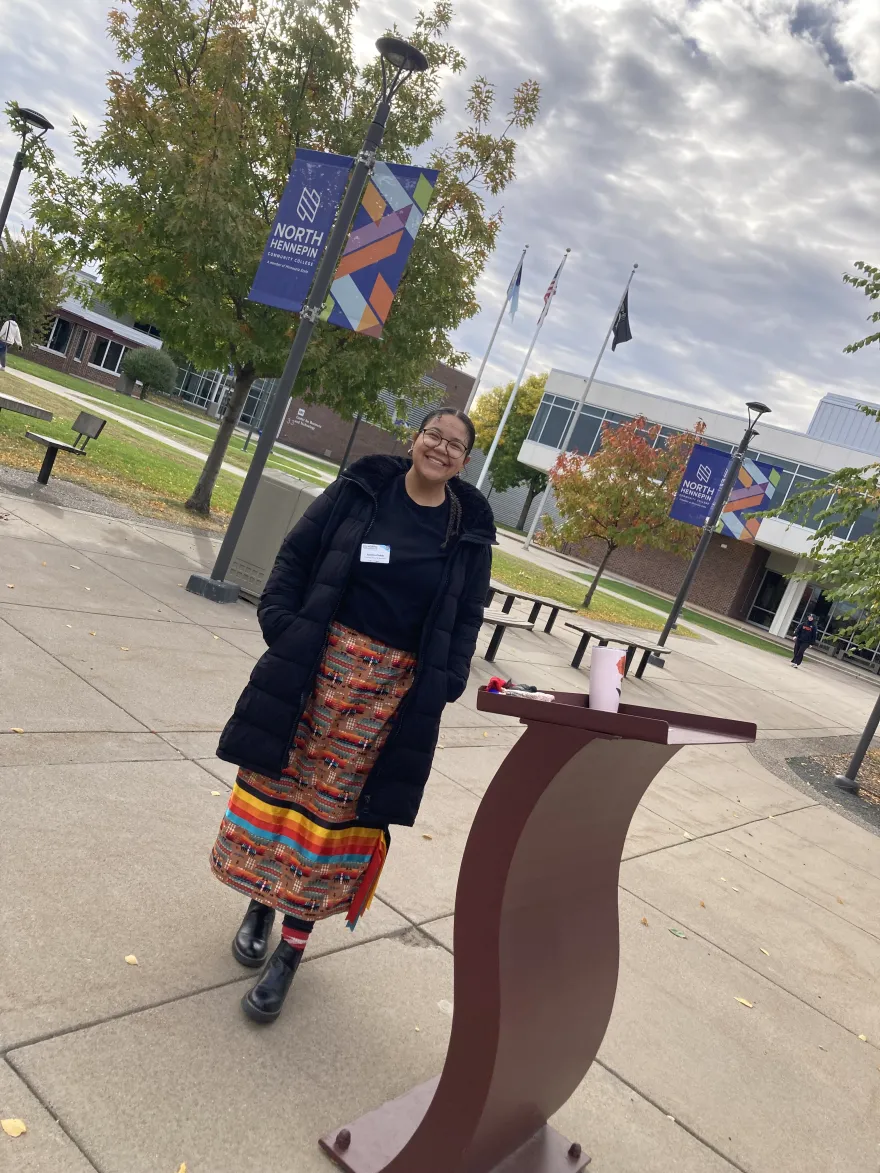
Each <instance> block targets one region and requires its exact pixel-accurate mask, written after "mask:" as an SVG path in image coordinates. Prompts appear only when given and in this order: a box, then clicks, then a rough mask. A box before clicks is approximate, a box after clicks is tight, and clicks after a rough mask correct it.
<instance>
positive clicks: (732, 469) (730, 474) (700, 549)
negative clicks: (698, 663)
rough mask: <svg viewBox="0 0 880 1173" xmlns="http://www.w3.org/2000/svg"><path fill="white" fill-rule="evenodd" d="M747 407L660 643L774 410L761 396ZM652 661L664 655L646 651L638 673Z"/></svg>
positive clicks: (661, 642) (659, 660)
mask: <svg viewBox="0 0 880 1173" xmlns="http://www.w3.org/2000/svg"><path fill="white" fill-rule="evenodd" d="M746 407H747V408H748V409H749V423H748V427H747V428H746V430H745V432H744V433H743V438H742V439H741V440H740V442H739V447H738V448H737V450H736V451H735V452H734V454H733V456H732V457H731V460H730V464H729V465H728V466H727V472H726V473H725V474H724V480H723V481H722V483H721V488H720V489H719V490H718V496H717V497H716V498H715V504H714V505H713V506H712V512H711V513H710V514H709V516H708V517H707V518H706V524H705V525H704V526H703V532H702V534H701V535H700V540H699V542H698V543H697V548H696V550H694V554H693V557H692V558H691V562H690V566H688V568H687V571H686V573H685V576H684V578H683V580H682V583H681V586H680V587H679V588H678V594H677V595H676V596H675V602H674V603H673V604H672V610H671V611H670V612H669V616H668V617H667V620H666V624H665V626H664V628H663V630H662V632H661V633H660V638H659V639H658V640H657V643H658V644H659V645H660V647H663V646H664V645H665V644H666V640H667V639H668V638H669V633H670V632H671V631H672V629H673V627H675V625H676V623H677V622H678V617H679V615H680V614H681V609H682V607H683V606H684V605H685V602H686V601H687V597H688V593H689V591H690V589H691V584H692V583H693V581H694V578H695V577H696V573H697V571H698V570H699V569H700V563H701V562H702V561H703V558H704V556H705V554H706V551H707V550H708V548H709V542H710V541H711V540H712V534H713V533H714V532H715V526H716V525H717V524H718V519H719V517H720V516H721V510H722V509H723V508H724V506H725V504H726V503H727V498H728V497H729V496H730V490H731V489H732V488H733V484H734V481H735V480H736V478H737V475H738V473H739V470H740V468H741V466H742V462H743V457H744V456H745V454H746V451H747V449H748V446H749V444H750V443H751V442H752V440H753V439H754V437H755V436H757V434H758V433H757V430H756V428H755V424H757V422H758V420H759V419H760V418H761V416H762V415H767V414H768V413H769V411H770V408H769V407H767V405H766V404H765V403H759V402H758V401H757V400H752V401H751V403H747V404H746ZM752 412H754V413H755V416H754V419H753V418H752ZM649 662H650V663H653V664H656V665H657V666H658V667H659V668H662V667H663V658H662V656H656V657H654V656H653V653H652V652H645V654H644V655H643V656H642V661H641V663H640V664H639V666H638V669H637V670H636V676H638V677H641V676H642V673H643V672H644V671H645V666H646V665H647V664H648V663H649Z"/></svg>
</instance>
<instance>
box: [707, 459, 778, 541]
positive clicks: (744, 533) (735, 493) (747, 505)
mask: <svg viewBox="0 0 880 1173" xmlns="http://www.w3.org/2000/svg"><path fill="white" fill-rule="evenodd" d="M781 476H782V470H781V469H779V468H775V467H774V466H773V465H772V464H759V463H758V462H757V461H755V460H749V459H748V458H746V459H745V460H743V462H742V466H741V467H740V470H739V476H738V477H737V479H736V483H735V484H734V486H733V489H732V490H731V493H730V496H729V497H728V499H727V503H726V504H725V506H724V508H723V509H722V511H721V521H720V532H721V533H724V534H727V535H729V536H730V537H732V538H736V539H737V540H738V541H740V542H754V540H755V537H756V535H757V533H758V529H759V527H760V525H761V521H762V520H763V519H762V518H760V517H755V516H752V517H748V516H746V515H747V514H750V513H751V514H754V513H756V512H759V511H761V510H764V509H769V508H770V506H771V504H772V502H773V496H774V494H775V492H776V489H777V486H778V485H779V480H780V477H781Z"/></svg>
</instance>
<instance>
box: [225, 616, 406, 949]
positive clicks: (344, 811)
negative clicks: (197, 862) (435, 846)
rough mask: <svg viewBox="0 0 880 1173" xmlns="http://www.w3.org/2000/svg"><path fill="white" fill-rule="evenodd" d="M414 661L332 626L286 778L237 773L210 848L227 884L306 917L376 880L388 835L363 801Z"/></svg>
mask: <svg viewBox="0 0 880 1173" xmlns="http://www.w3.org/2000/svg"><path fill="white" fill-rule="evenodd" d="M415 666H416V659H415V656H413V655H411V654H410V653H409V652H401V651H397V650H395V649H394V648H389V647H387V646H386V645H385V644H381V643H377V642H376V640H372V639H368V638H366V637H365V636H362V635H359V634H358V632H356V631H352V630H351V629H350V628H347V627H343V626H341V624H338V623H334V624H333V625H332V627H331V628H330V635H329V639H328V643H327V650H326V652H325V653H324V658H323V660H322V662H321V666H320V668H319V669H318V674H317V677H316V680H315V687H314V691H313V693H312V696H311V698H310V700H309V703H308V704H307V706H306V709H305V712H304V713H303V715H302V718H301V720H300V723H299V728H298V729H297V732H296V737H295V739H294V744H293V748H292V749H291V751H290V757H289V759H288V765H287V769H286V770H285V771H284V773H283V776H282V778H281V780H280V781H276V780H275V779H274V778H267V777H266V776H265V775H263V774H257V773H254V771H252V770H244V769H242V770H239V772H238V778H237V779H236V782H235V787H234V789H233V791H232V797H231V798H230V800H229V806H228V807H227V810H226V814H225V816H224V818H223V822H222V823H221V824H220V832H219V834H218V836H217V839H216V841H215V843H214V848H213V851H212V852H211V867H212V870H213V872H214V875H215V876H216V877H217V878H218V880H221V881H222V882H223V883H224V884H228V885H229V886H230V887H231V888H235V889H236V890H237V891H239V892H242V893H244V894H245V895H246V896H250V897H251V898H252V899H253V900H258V901H259V902H260V903H261V904H267V905H269V906H271V907H272V908H275V909H277V910H278V911H279V912H282V913H290V914H291V915H293V916H296V917H299V918H300V919H302V920H308V921H317V920H323V919H324V918H326V917H328V916H333V915H334V914H335V913H338V912H347V913H348V918H347V919H348V923H349V926H350V927H351V928H354V926H355V924H356V923H357V920H358V918H359V916H360V915H361V914H362V913H363V912H365V911H366V909H367V908H368V907H369V905H370V901H371V900H372V898H373V893H374V892H375V890H376V886H377V884H378V882H379V875H380V873H381V871H382V866H383V864H384V862H385V855H386V852H387V848H388V837H387V832H386V831H385V830H383V829H382V828H377V827H363V826H361V825H360V824H359V823H358V821H357V817H356V812H357V804H358V799H359V798H360V794H361V791H362V790H363V787H364V783H365V782H366V780H367V777H368V775H369V773H370V770H371V769H372V768H373V765H374V763H375V761H376V758H377V757H378V756H379V753H380V751H381V749H382V747H383V745H384V744H385V741H386V740H387V738H388V734H389V733H390V732H391V726H392V722H393V719H394V714H395V712H396V711H397V708H398V706H399V704H400V702H401V701H402V700H403V698H404V697H405V696H406V694H407V692H408V691H409V688H410V685H411V684H412V680H413V675H414V672H415Z"/></svg>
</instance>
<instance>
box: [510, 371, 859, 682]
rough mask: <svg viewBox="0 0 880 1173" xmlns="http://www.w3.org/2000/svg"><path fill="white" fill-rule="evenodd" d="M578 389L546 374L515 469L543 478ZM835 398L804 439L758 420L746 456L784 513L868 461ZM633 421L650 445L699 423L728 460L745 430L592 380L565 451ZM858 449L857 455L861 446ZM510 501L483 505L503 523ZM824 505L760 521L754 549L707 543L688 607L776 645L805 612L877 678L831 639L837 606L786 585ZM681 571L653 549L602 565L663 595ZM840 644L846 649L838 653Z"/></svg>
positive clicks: (724, 418) (594, 555)
mask: <svg viewBox="0 0 880 1173" xmlns="http://www.w3.org/2000/svg"><path fill="white" fill-rule="evenodd" d="M585 386H586V379H585V378H583V377H582V376H579V375H573V374H569V373H567V372H565V371H558V370H553V371H551V372H550V376H549V378H548V380H547V389H546V393H545V394H544V397H543V399H542V400H541V403H540V405H539V407H538V410H537V412H536V413H535V419H534V421H533V423H532V427H531V430H530V432H529V435H528V438H527V439H526V440H525V442H524V443H523V446H522V448H521V449H520V454H519V459H520V460H521V461H522V462H523V463H524V464H527V465H530V466H531V467H533V468H540V469H543V470H545V471H546V470H549V469H550V468H551V467H552V466H553V464H554V463H555V461H556V458H557V456H558V455H559V444H560V443H561V440H562V437H563V435H564V434H565V432H566V430H567V428H568V424H569V422H570V420H571V418H572V415H573V414H574V413H575V412H576V411H578V404H579V402H580V401H581V397H582V394H583V391H584V388H585ZM839 398H840V397H836V398H835V403H834V404H832V405H831V408H834V410H833V411H831V408H828V409H827V410H825V412H824V414H823V413H822V412H817V415H816V417H815V419H814V421H813V423H812V424H811V425H810V429H809V431H808V432H806V433H804V432H796V431H793V430H791V429H789V428H781V427H778V426H776V425H774V424H772V423H770V422H769V420H768V418H767V417H765V418H763V419H762V420H761V422H760V425H759V431H758V433H757V436H756V438H755V441H754V443H755V450H754V451H749V453H748V456H749V457H750V458H752V459H755V460H760V461H762V462H764V463H767V464H771V465H774V466H775V467H776V468H777V469H779V470H780V474H781V477H780V481H779V484H778V486H777V489H776V497H775V499H774V504H775V503H776V502H777V501H778V502H779V503H780V504H784V503H785V501H786V500H788V499H789V498H790V497H791V496H793V495H794V494H795V493H797V492H799V491H800V490H802V489H804V488H807V487H808V486H809V485H810V484H811V482H813V481H816V480H819V479H821V478H822V477H825V476H828V475H829V474H830V473H833V472H835V471H836V470H837V469H840V468H845V467H853V466H854V467H862V466H864V465H867V464H869V463H870V462H871V461H872V460H873V459H875V457H874V456H872V455H870V453H869V452H868V451H864V450H858V448H857V447H856V446H855V445H854V446H853V447H849V446H847V445H846V444H845V443H842V442H841V437H842V436H843V435H844V429H843V427H842V425H841V423H840V419H839V418H838V417H839V416H840V404H839V403H837V400H839ZM851 406H854V407H857V406H858V405H853V404H851ZM850 414H853V412H850ZM855 414H858V413H855ZM637 416H644V417H645V418H646V419H647V421H648V422H649V423H650V424H659V425H660V428H661V431H660V434H659V436H658V438H657V441H656V443H658V444H662V443H664V442H665V438H666V437H667V436H669V435H671V434H673V433H675V432H681V431H686V430H689V429H692V428H693V427H694V425H695V424H696V423H697V421H698V420H700V419H702V420H703V421H704V422H705V424H706V432H705V435H704V436H703V438H702V443H704V444H708V445H709V446H710V447H712V448H716V449H718V450H720V451H722V452H732V451H733V449H734V448H735V447H736V445H737V444H738V442H739V441H740V439H741V437H742V434H743V431H744V429H745V423H746V420H745V411H743V414H742V415H741V416H735V415H730V414H728V413H726V412H720V411H714V410H711V409H709V408H706V407H700V406H698V405H696V404H690V403H683V402H681V401H680V400H676V399H669V398H667V397H665V396H662V395H654V394H649V393H647V392H644V391H637V390H635V389H633V388H631V387H619V386H615V385H614V384H611V383H603V382H599V381H594V383H593V385H592V388H591V389H590V396H589V400H588V401H587V402H586V403H584V405H583V407H582V408H581V409H580V411H579V412H578V419H577V423H576V424H575V427H574V429H573V431H572V435H571V439H570V442H569V449H570V450H572V451H577V452H581V453H584V454H586V455H589V454H591V453H593V452H595V451H596V450H597V449H598V447H599V445H600V444H601V433H602V427H603V424H605V425H608V426H610V427H615V426H617V425H618V424H620V423H623V422H624V421H627V420H631V419H634V418H636V417H637ZM826 417H828V418H827V420H826ZM859 418H860V419H861V418H864V417H861V416H859ZM873 426H874V427H877V426H878V425H876V424H874V425H873ZM871 438H872V439H876V437H873V436H872V437H871ZM832 441H833V442H832ZM862 448H863V449H864V448H865V444H864V443H863V444H862ZM514 492H516V493H518V494H519V498H518V501H517V502H514V501H513V500H510V501H508V500H506V498H507V497H508V494H501V495H500V496H498V497H496V496H495V495H494V494H493V496H492V497H490V502H491V504H492V506H493V509H494V510H495V513H496V517H498V518H499V519H502V518H504V519H506V517H505V514H509V513H510V511H511V510H512V509H515V508H516V507H517V505H519V506H520V507H521V503H522V491H521V490H514ZM830 504H831V496H830V495H829V497H828V499H827V501H826V502H825V503H824V504H819V505H815V506H813V507H812V509H811V514H810V517H807V518H804V517H802V516H797V517H796V516H795V515H794V514H792V515H791V516H785V515H783V516H780V517H768V518H764V520H763V521H762V522H761V524H760V527H759V528H758V531H757V535H756V538H755V541H754V542H747V541H737V540H736V539H734V538H732V537H728V536H726V535H724V534H715V535H713V537H712V540H711V542H710V545H709V549H708V551H707V553H706V557H705V560H704V562H703V564H702V566H701V567H700V569H699V571H698V573H697V576H696V578H695V580H694V583H693V586H692V588H691V592H690V595H689V601H690V602H691V603H694V604H696V605H697V606H701V607H705V608H707V609H708V610H711V611H716V612H718V613H720V614H722V615H728V616H731V617H732V618H737V619H742V620H745V621H746V622H747V623H751V624H754V625H755V626H756V627H762V628H764V629H765V630H767V631H769V632H771V634H773V635H778V636H786V635H788V634H790V633H791V631H792V630H793V628H794V626H795V625H796V624H797V623H798V622H799V620H800V619H801V617H802V616H803V615H804V613H805V612H806V611H807V609H809V610H811V611H813V612H815V614H816V615H817V616H818V618H819V627H820V631H821V632H822V634H823V637H824V640H825V645H826V646H827V647H833V648H834V650H835V651H838V652H840V651H844V652H846V653H847V654H849V655H852V656H853V657H854V658H858V659H860V660H861V661H863V662H865V663H866V664H868V665H870V666H871V667H873V668H874V669H875V670H877V669H880V652H878V651H872V650H865V649H856V648H854V647H851V646H850V641H849V640H848V639H846V640H843V639H841V638H840V637H838V636H837V635H836V632H837V630H838V628H839V627H840V626H841V622H842V621H843V616H844V612H845V608H844V606H843V605H842V604H833V603H832V602H831V601H830V600H828V599H826V598H825V596H824V595H823V594H822V590H821V587H820V585H819V584H818V583H813V582H810V581H809V579H808V578H806V579H805V578H803V577H797V578H795V577H793V576H794V575H799V576H800V575H804V574H806V575H809V573H810V571H811V570H812V569H813V568H814V567H815V563H814V562H813V561H811V558H810V552H811V547H810V538H811V537H812V534H813V532H814V530H815V528H816V524H817V523H816V521H815V517H816V515H817V514H818V513H819V512H821V510H822V509H823V508H826V507H827V506H828V505H830ZM535 508H537V505H536V506H535ZM554 512H555V509H554ZM530 520H531V519H530ZM877 525H878V512H877V510H871V509H866V510H865V512H864V513H863V514H862V516H861V517H859V518H858V519H857V520H856V521H855V522H853V523H852V524H851V525H850V524H847V525H845V526H841V528H840V531H839V533H838V537H839V539H840V540H841V541H847V540H849V539H852V538H856V537H859V536H861V535H862V534H866V533H869V532H871V531H872V529H874V527H875V526H877ZM570 553H572V554H574V555H575V556H576V557H580V558H583V559H584V560H585V561H587V562H589V563H591V564H593V565H595V564H597V563H598V562H599V561H600V559H601V555H602V547H601V545H600V544H598V543H589V542H588V543H586V544H585V546H584V547H583V548H581V549H577V550H574V549H573V550H571V551H570ZM687 563H688V559H686V558H680V557H678V556H676V555H673V554H668V553H665V552H664V551H661V550H650V549H646V550H634V549H621V550H616V551H615V552H614V554H613V555H612V556H611V558H610V559H609V561H608V567H607V569H608V570H609V571H611V572H612V573H616V574H618V575H619V576H620V577H621V578H625V579H628V580H630V581H632V582H634V583H639V584H641V585H643V586H645V587H648V588H650V589H653V590H657V591H661V592H663V593H665V594H669V595H673V594H675V593H676V592H677V591H678V588H679V586H680V585H681V581H682V578H683V577H684V572H685V569H686V567H687ZM842 644H846V647H845V648H842Z"/></svg>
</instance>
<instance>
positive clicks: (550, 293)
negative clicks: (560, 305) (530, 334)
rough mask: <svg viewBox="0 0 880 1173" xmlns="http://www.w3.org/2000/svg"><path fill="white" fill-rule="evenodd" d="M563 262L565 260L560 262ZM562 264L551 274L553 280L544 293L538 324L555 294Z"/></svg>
mask: <svg viewBox="0 0 880 1173" xmlns="http://www.w3.org/2000/svg"><path fill="white" fill-rule="evenodd" d="M564 264H565V261H563V262H562V265H564ZM562 265H560V266H559V268H558V269H557V270H556V272H555V273H554V274H553V280H552V281H551V282H550V284H549V285H548V286H547V292H546V293H545V294H544V308H543V309H542V310H541V316H540V318H538V325H539V326H540V325H541V324H542V322H543V321H544V319H545V318H546V317H547V311H548V310H549V309H550V302H551V301H552V300H553V298H554V297H555V296H556V287H557V285H558V283H559V274H560V273H561V272H562Z"/></svg>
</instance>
